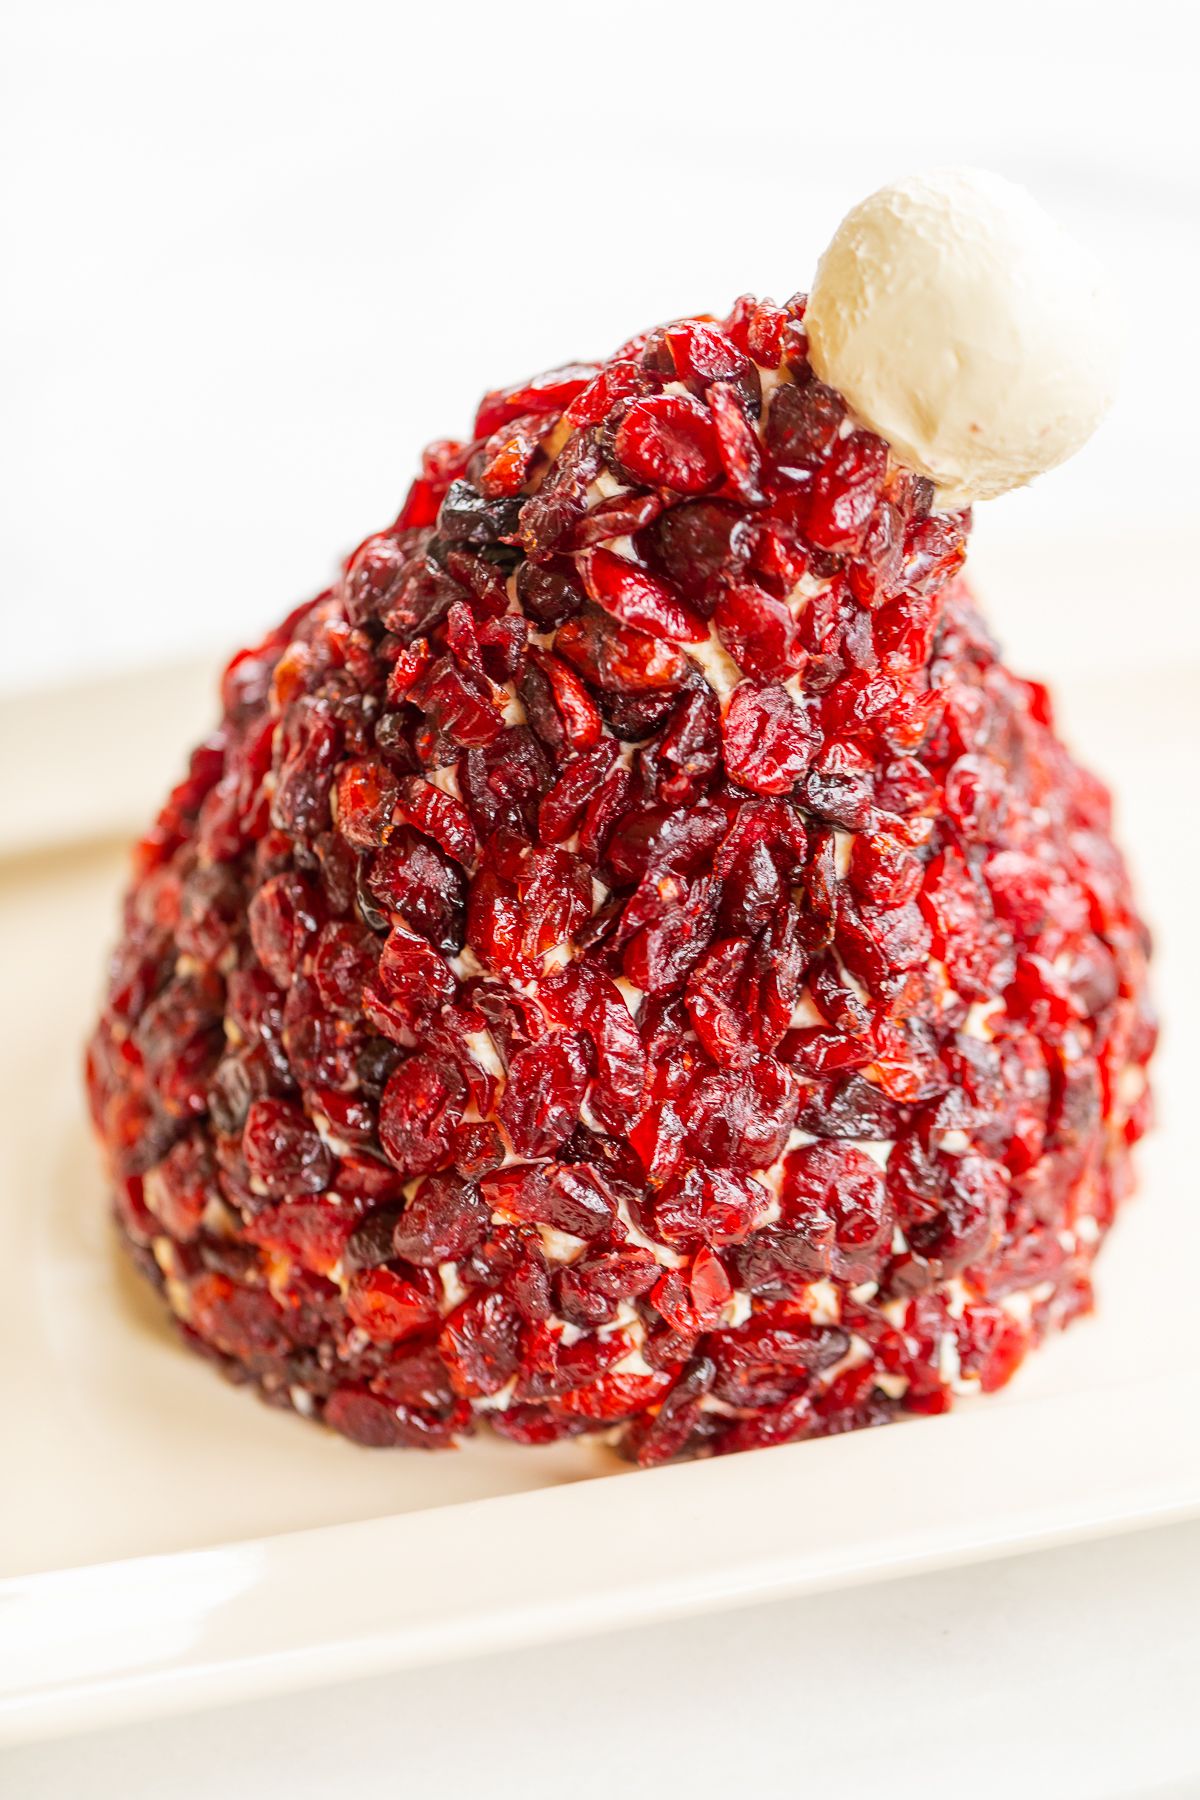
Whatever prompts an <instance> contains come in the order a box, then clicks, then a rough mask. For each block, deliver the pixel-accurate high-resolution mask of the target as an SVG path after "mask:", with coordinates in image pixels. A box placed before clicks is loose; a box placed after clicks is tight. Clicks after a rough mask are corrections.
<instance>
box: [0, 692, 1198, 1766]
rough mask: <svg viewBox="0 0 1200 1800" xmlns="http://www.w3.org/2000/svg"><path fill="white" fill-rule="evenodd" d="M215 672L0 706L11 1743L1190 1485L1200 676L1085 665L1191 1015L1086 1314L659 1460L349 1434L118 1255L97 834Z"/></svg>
mask: <svg viewBox="0 0 1200 1800" xmlns="http://www.w3.org/2000/svg"><path fill="white" fill-rule="evenodd" d="M204 685H207V684H200V683H198V682H197V680H196V677H195V674H194V672H191V671H177V672H175V673H174V674H170V675H161V676H158V677H142V678H139V679H137V680H128V681H126V682H124V683H122V684H121V685H120V686H119V688H117V689H115V690H109V692H108V693H107V694H105V693H104V692H101V691H94V692H92V693H90V694H87V693H84V692H80V693H77V694H74V695H62V696H58V697H55V696H43V697H40V698H39V699H38V700H36V701H34V700H32V699H29V700H23V701H22V702H20V703H19V716H18V711H17V710H15V709H16V708H17V703H8V705H6V708H5V711H6V713H7V718H6V720H5V729H4V731H3V733H0V747H2V748H3V749H4V752H5V754H4V755H3V756H2V757H0V762H2V763H3V765H4V767H5V769H6V772H8V773H7V784H6V785H9V791H10V792H11V785H10V784H11V782H12V779H13V777H12V773H11V772H12V771H14V770H20V771H21V779H22V781H24V780H25V771H28V772H29V774H28V781H29V787H28V788H27V789H26V794H25V801H24V803H23V806H22V808H21V810H20V811H19V812H18V811H17V810H15V809H13V810H10V811H9V812H8V814H7V815H6V816H5V817H4V819H3V823H2V825H0V848H3V849H5V850H7V852H8V854H7V856H6V858H5V859H4V860H3V861H0V962H2V967H0V995H2V996H3V1002H4V1014H3V1018H4V1028H3V1031H0V1255H2V1257H3V1266H4V1267H5V1268H6V1269H7V1270H8V1278H7V1282H6V1288H5V1299H4V1305H3V1308H0V1349H2V1350H3V1355H2V1356H0V1434H2V1436H0V1443H2V1444H3V1451H4V1454H3V1480H2V1481H0V1576H2V1577H4V1579H0V1741H2V1740H4V1739H16V1738H20V1737H29V1736H35V1735H39V1734H57V1733H62V1732H65V1731H68V1730H73V1729H83V1728H86V1727H89V1726H94V1725H97V1724H102V1723H105V1722H110V1721H113V1722H115V1721H117V1720H128V1719H133V1718H136V1717H139V1716H144V1715H146V1714H149V1713H152V1712H163V1711H168V1710H171V1709H182V1708H185V1707H196V1706H202V1705H206V1704H210V1703H215V1702H217V1701H222V1700H226V1699H232V1698H238V1697H249V1696H251V1695H256V1694H261V1693H265V1692H269V1691H274V1690H280V1689H284V1688H288V1687H298V1686H302V1685H304V1684H308V1683H315V1682H318V1681H330V1680H337V1679H345V1678H348V1677H350V1676H353V1675H357V1674H360V1673H363V1672H367V1671H376V1670H382V1669H385V1668H392V1667H397V1666H400V1665H402V1664H406V1663H407V1664H416V1663H420V1662H430V1661H434V1660H436V1659H439V1658H449V1657H455V1656H463V1655H469V1654H473V1653H479V1652H482V1651H485V1650H490V1649H495V1648H498V1647H502V1646H508V1645H515V1644H518V1643H524V1642H530V1641H533V1640H535V1639H545V1638H550V1637H554V1636H568V1635H572V1634H578V1633H581V1632H585V1631H590V1630H595V1629H601V1628H604V1627H611V1626H618V1625H627V1624H631V1623H634V1622H637V1621H640V1620H648V1619H652V1618H663V1617H666V1616H668V1615H671V1614H679V1613H683V1612H686V1611H689V1610H700V1609H707V1608H712V1607H716V1606H726V1605H736V1604H739V1603H743V1602H746V1601H750V1600H755V1599H763V1598H768V1597H772V1596H782V1595H784V1594H792V1593H797V1592H800V1591H803V1590H806V1589H816V1588H819V1587H830V1586H836V1585H839V1584H843V1583H850V1582H862V1581H869V1580H874V1579H877V1578H880V1577H883V1576H886V1575H896V1574H901V1573H906V1572H911V1571H915V1570H918V1569H925V1568H930V1567H933V1566H937V1565H945V1564H950V1563H954V1562H962V1561H967V1560H970V1559H974V1558H980V1557H986V1556H994V1555H1000V1554H1005V1553H1008V1552H1013V1551H1017V1550H1024V1549H1032V1548H1034V1547H1038V1546H1044V1545H1047V1544H1051V1543H1055V1542H1060V1541H1063V1540H1066V1539H1070V1538H1075V1537H1083V1536H1087V1535H1096V1534H1100V1533H1105V1532H1109V1531H1115V1530H1119V1529H1128V1528H1133V1527H1136V1526H1141V1525H1148V1524H1152V1523H1157V1522H1160V1521H1165V1520H1168V1519H1175V1518H1181V1517H1184V1516H1186V1515H1188V1514H1190V1513H1193V1512H1197V1511H1200V1431H1198V1430H1197V1424H1198V1419H1197V1401H1196V1394H1197V1392H1200V1349H1198V1347H1197V1342H1196V1337H1195V1331H1194V1325H1193V1323H1192V1320H1191V1318H1190V1317H1189V1314H1190V1312H1191V1310H1192V1309H1191V1307H1190V1305H1189V1304H1188V1303H1187V1296H1188V1294H1189V1292H1190V1283H1189V1280H1188V1272H1189V1271H1190V1270H1193V1269H1195V1268H1197V1267H1198V1266H1200V1208H1197V1206H1196V1203H1195V1197H1196V1176H1195V1170H1194V1167H1193V1164H1192V1133H1191V1132H1189V1129H1188V1123H1187V1122H1188V1119H1189V1116H1194V1114H1195V1111H1196V1101H1195V1096H1194V1093H1193V1091H1192V1089H1193V1082H1194V1074H1195V1068H1194V1061H1195V1059H1194V1055H1191V1054H1190V1053H1189V1047H1188V1044H1187V1042H1186V1041H1185V1038H1184V1033H1185V1031H1186V1030H1187V1028H1188V1025H1189V1023H1190V1022H1191V1021H1192V1020H1194V1019H1196V1018H1197V1017H1198V1016H1200V980H1198V979H1197V967H1196V960H1195V952H1194V948H1193V945H1194V942H1195V937H1196V931H1195V907H1196V900H1195V895H1196V889H1197V883H1198V881H1200V856H1198V853H1197V848H1196V840H1195V834H1194V831H1189V829H1188V828H1187V820H1188V818H1189V817H1194V806H1193V805H1192V803H1191V799H1190V794H1189V793H1187V792H1185V787H1186V783H1187V781H1190V779H1191V778H1192V777H1194V773H1195V769H1196V735H1197V727H1196V714H1197V697H1198V694H1200V678H1198V677H1197V675H1196V673H1194V672H1192V671H1184V672H1182V673H1181V672H1179V671H1175V672H1171V673H1164V674H1163V675H1162V676H1161V678H1149V677H1145V676H1140V677H1138V679H1137V680H1136V682H1135V683H1130V682H1129V681H1126V680H1117V679H1111V680H1106V681H1104V682H1096V681H1092V680H1089V682H1088V683H1087V684H1086V685H1081V686H1079V687H1078V688H1077V689H1072V690H1070V691H1069V692H1068V693H1067V694H1066V695H1065V696H1064V700H1065V703H1066V714H1067V725H1068V728H1069V735H1070V736H1071V738H1072V741H1073V742H1075V743H1076V744H1077V745H1078V747H1079V748H1080V750H1081V751H1082V752H1083V753H1085V754H1086V755H1087V756H1088V757H1089V758H1090V759H1091V760H1092V761H1094V762H1095V763H1096V764H1097V765H1098V766H1099V767H1100V768H1101V769H1102V771H1103V772H1104V773H1105V774H1106V775H1108V776H1109V777H1110V778H1116V780H1117V785H1118V788H1119V790H1120V792H1121V794H1122V796H1123V797H1124V801H1125V804H1124V805H1123V807H1122V809H1121V835H1122V838H1123V840H1124V841H1125V843H1126V844H1127V845H1128V848H1129V850H1130V853H1131V855H1132V857H1133V859H1134V861H1135V864H1136V866H1137V869H1138V873H1139V877H1140V886H1141V890H1142V892H1143V895H1144V896H1145V899H1146V903H1147V906H1148V910H1149V912H1150V916H1151V919H1152V922H1153V924H1154V925H1155V928H1156V931H1157V933H1158V939H1159V955H1158V960H1157V972H1156V987H1157V991H1158V994H1159V996H1160V999H1161V1001H1162V1003H1163V1004H1164V1006H1165V1008H1166V1009H1167V1011H1168V1022H1169V1024H1173V1027H1174V1033H1173V1034H1172V1032H1171V1031H1170V1030H1168V1032H1167V1034H1166V1039H1165V1043H1164V1048H1163V1052H1162V1054H1161V1056H1160V1058H1159V1061H1158V1065H1157V1070H1156V1088H1157V1092H1158V1095H1159V1099H1160V1110H1161V1114H1162V1119H1163V1124H1162V1128H1161V1129H1160V1130H1159V1131H1158V1132H1157V1133H1156V1135H1155V1137H1154V1138H1153V1139H1152V1140H1151V1141H1150V1143H1149V1144H1148V1145H1147V1146H1146V1148H1145V1152H1144V1155H1143V1158H1142V1170H1143V1182H1142V1193H1141V1196H1140V1198H1139V1199H1138V1200H1137V1201H1136V1202H1135V1203H1134V1204H1133V1205H1132V1206H1131V1207H1130V1208H1129V1210H1128V1213H1127V1216H1126V1217H1125V1218H1124V1219H1123V1220H1122V1222H1121V1224H1120V1225H1119V1227H1118V1229H1117V1231H1116V1232H1115V1233H1114V1236H1113V1239H1112V1241H1111V1243H1110V1245H1109V1247H1108V1248H1107V1249H1106V1251H1105V1254H1104V1257H1103V1259H1102V1261H1101V1264H1100V1280H1099V1292H1100V1308H1099V1312H1098V1314H1097V1316H1096V1317H1095V1318H1094V1319H1091V1320H1088V1321H1085V1322H1083V1323H1081V1324H1078V1325H1076V1326H1075V1327H1074V1328H1073V1329H1072V1330H1071V1331H1070V1332H1069V1333H1068V1334H1066V1336H1064V1337H1063V1338H1061V1339H1058V1340H1056V1341H1053V1342H1051V1343H1050V1344H1048V1345H1047V1346H1046V1347H1045V1348H1044V1349H1043V1350H1042V1351H1041V1352H1040V1354H1039V1355H1038V1356H1036V1357H1035V1358H1034V1359H1032V1360H1031V1362H1030V1363H1029V1364H1028V1365H1027V1367H1026V1368H1025V1370H1023V1371H1022V1373H1021V1374H1020V1375H1019V1377H1018V1378H1017V1380H1016V1381H1015V1382H1014V1383H1013V1385H1012V1386H1011V1387H1010V1388H1009V1389H1008V1390H1007V1391H1006V1392H1005V1393H1003V1394H1001V1395H998V1396H996V1397H994V1398H992V1399H990V1400H987V1401H982V1402H978V1403H973V1404H968V1405H964V1406H961V1407H960V1409H959V1410H958V1411H957V1412H955V1413H954V1414H953V1415H951V1416H949V1417H946V1418H941V1419H930V1420H924V1421H920V1422H914V1423H910V1424H906V1425H903V1426H901V1427H899V1428H896V1429H892V1430H888V1431H882V1432H866V1433H860V1434H857V1435H855V1436H852V1437H849V1438H843V1439H838V1440H834V1441H828V1442H823V1443H814V1444H803V1445H797V1446H794V1447H790V1448H787V1449H781V1450H773V1451H768V1452H765V1453H759V1454H755V1455H749V1456H742V1457H734V1458H729V1459H727V1460H724V1461H721V1462H716V1463H705V1464H693V1465H688V1466H681V1467H675V1468H669V1469H665V1470H657V1471H654V1472H651V1473H647V1474H637V1475H633V1474H630V1473H629V1472H627V1471H626V1470H625V1469H624V1467H623V1465H621V1464H619V1463H617V1462H616V1461H615V1459H613V1458H612V1457H611V1455H610V1454H609V1453H607V1452H606V1451H603V1450H600V1449H594V1448H587V1447H581V1446H579V1445H570V1444H568V1445H560V1446H556V1447H554V1448H552V1449H549V1450H545V1451H529V1450H523V1449H518V1448H516V1447H515V1446H512V1445H505V1444H501V1443H498V1442H497V1443H493V1442H489V1441H486V1440H481V1441H478V1442H476V1443H472V1444H471V1445H469V1446H468V1447H466V1448H465V1449H463V1450H462V1451H460V1452H458V1453H451V1454H446V1455H442V1456H436V1457H428V1456H421V1455H418V1454H416V1453H411V1454H401V1453H393V1454H390V1455H389V1454H385V1453H370V1452H366V1451H361V1450H359V1449H357V1448H356V1447H354V1446H353V1445H350V1444H347V1443H345V1442H343V1441H342V1440H340V1439H337V1438H335V1437H333V1436H332V1435H326V1434H324V1433H322V1432H320V1431H316V1430H314V1429H313V1428H312V1427H310V1426H307V1425H305V1424H304V1423H303V1422H302V1421H300V1420H299V1419H296V1418H293V1417H291V1416H289V1415H284V1414H281V1413H277V1412H272V1411H270V1410H269V1409H267V1408H265V1407H263V1406H260V1405H258V1404H256V1403H255V1402H254V1401H253V1400H252V1399H251V1398H249V1397H248V1396H247V1395H245V1394H244V1393H240V1392H237V1391H236V1390H233V1389H230V1388H227V1387H226V1386H225V1385H224V1384H223V1383H221V1382H220V1381H219V1380H217V1379H216V1378H215V1377H214V1376H213V1374H212V1372H211V1371H210V1370H209V1369H208V1368H207V1367H205V1366H204V1365H202V1364H201V1363H200V1362H199V1361H198V1360H195V1359H193V1358H191V1357H189V1356H188V1355H187V1354H186V1353H185V1352H184V1351H183V1350H182V1349H180V1348H179V1347H178V1346H177V1344H176V1341H175V1340H174V1338H173V1337H172V1335H171V1334H170V1332H169V1331H168V1329H167V1327H166V1326H165V1325H164V1323H163V1321H162V1318H161V1316H160V1313H159V1309H158V1306H157V1303H156V1302H155V1300H154V1299H153V1297H152V1296H151V1295H150V1294H149V1292H148V1291H145V1290H143V1288H142V1287H141V1285H140V1283H138V1282H137V1281H136V1280H135V1279H134V1278H133V1276H132V1275H131V1274H130V1273H129V1272H128V1270H127V1269H126V1267H125V1265H124V1262H123V1260H121V1259H120V1257H119V1255H118V1252H117V1250H116V1248H115V1245H114V1244H113V1242H112V1239H111V1235H110V1231H109V1228H108V1223H107V1215H106V1202H105V1196H104V1191H103V1184H102V1182H101V1179H100V1177H99V1174H98V1171H97V1168H96V1162H95V1157H94V1154H93V1150H92V1145H91V1143H90V1140H89V1136H88V1131H87V1127H86V1124H85V1122H84V1116H83V1108H82V1104H81V1099H80V1090H79V1066H80V1046H81V1043H82V1041H83V1038H84V1036H85V1033H86V1031H87V1028H88V1025H89V1022H90V1017H91V1012H92V1008H93V1004H94V1001H95V998H96V995H97V992H98V987H99V973H100V969H101V966H102V961H103V957H104V954H105V950H106V947H107V945H108V944H109V942H110V941H111V938H112V935H113V931H114V926H115V917H116V911H115V909H116V901H117V894H118V891H119V887H120V884H121V880H122V878H123V868H124V858H123V855H122V854H121V853H120V852H119V851H118V850H117V849H116V848H114V847H113V845H112V844H111V842H93V843H91V844H90V845H89V844H88V843H87V842H85V841H83V840H84V839H85V838H86V837H88V836H91V837H93V838H98V837H99V836H100V835H101V834H102V832H111V831H112V830H114V829H121V830H123V829H125V828H126V826H133V825H136V823H137V822H138V819H139V816H140V814H141V813H142V812H143V811H144V810H145V807H146V804H147V801H148V798H149V796H150V795H151V794H154V793H156V792H157V791H158V790H159V789H161V788H163V787H165V785H166V782H167V779H168V778H169V775H170V773H171V771H172V769H173V768H174V767H176V766H178V763H179V760H180V757H179V749H178V747H179V745H181V744H183V743H186V742H188V741H189V738H190V736H191V735H194V733H193V730H192V728H193V726H195V727H196V728H197V730H199V729H201V728H202V727H203V724H204V715H203V713H202V712H200V711H199V710H198V707H199V700H198V696H199V695H200V693H201V691H202V687H203V686H204ZM118 696H119V702H120V703H119V704H117V703H116V700H117V697H118ZM35 727H36V730H35V731H34V736H33V745H35V746H36V748H34V747H32V746H30V738H29V736H28V735H27V733H28V732H30V731H33V730H34V728H35ZM97 731H100V732H101V733H103V734H106V742H107V745H108V747H107V749H106V751H105V753H104V756H103V757H99V756H97V755H96V754H94V750H93V747H94V743H95V734H96V732H97ZM5 739H6V740H7V742H5ZM115 739H120V740H121V741H122V743H123V744H124V746H125V748H124V750H123V752H122V753H121V754H120V755H118V754H116V752H115V751H114V749H113V747H112V740H115ZM18 744H19V745H21V746H23V747H24V746H30V747H29V748H23V749H22V754H21V756H20V757H19V758H18V757H16V756H14V755H13V751H14V749H15V748H16V746H17V745H18ZM42 746H46V747H47V749H46V751H45V754H44V757H43V752H42ZM39 759H41V760H39ZM101 765H102V767H103V780H102V783H101V784H99V785H98V784H97V782H96V779H95V777H94V775H93V771H94V770H95V769H96V768H97V767H99V766H101ZM39 793H41V794H42V795H43V796H44V805H42V806H40V807H39V805H38V803H37V796H38V794H39ZM4 804H5V802H4V801H2V800H0V807H3V806H4ZM49 808H53V809H54V810H53V811H52V812H51V811H48V810H47V809H49ZM48 821H49V822H48ZM54 839H57V840H58V842H57V844H56V845H55V846H53V847H51V840H54ZM38 846H40V847H38Z"/></svg>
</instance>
